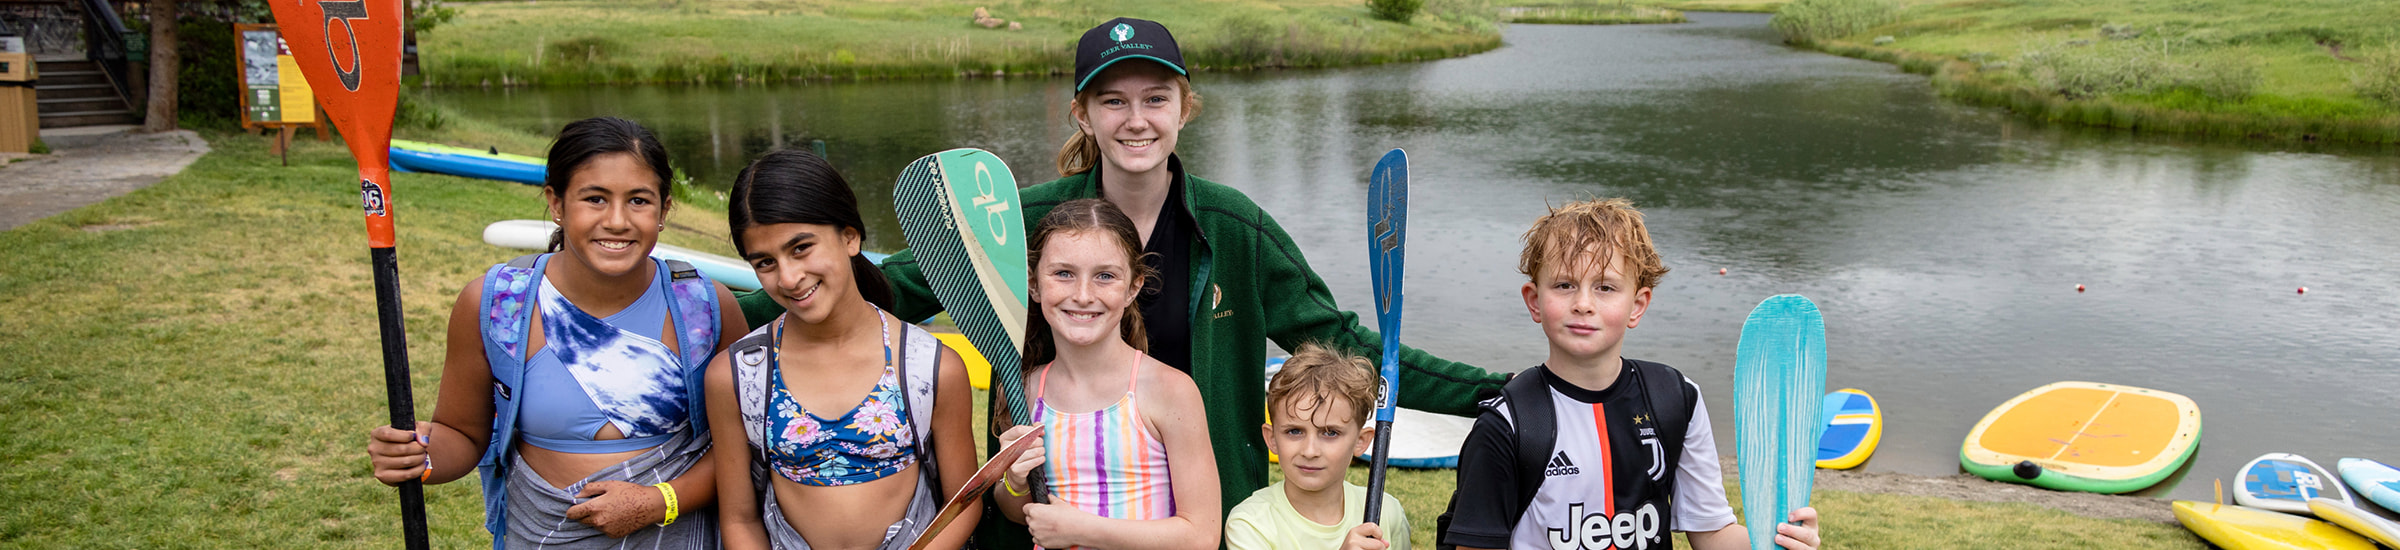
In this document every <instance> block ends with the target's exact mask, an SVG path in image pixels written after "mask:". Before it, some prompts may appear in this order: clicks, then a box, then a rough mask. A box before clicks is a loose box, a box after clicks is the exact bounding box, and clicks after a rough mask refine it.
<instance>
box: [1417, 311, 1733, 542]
mask: <svg viewBox="0 0 2400 550" xmlns="http://www.w3.org/2000/svg"><path fill="white" fill-rule="evenodd" d="M1623 365H1624V366H1623V367H1622V368H1623V369H1624V371H1623V372H1621V373H1619V375H1618V376H1617V380H1616V382H1615V383H1613V384H1611V385H1610V387H1608V388H1606V389H1602V390H1598V391H1593V390H1588V389H1584V388H1580V387H1576V386H1575V385H1573V384H1569V383H1567V382H1566V381H1564V380H1560V379H1559V378H1558V377H1557V376H1554V375H1552V374H1551V373H1550V370H1549V369H1548V368H1546V367H1537V368H1535V369H1533V370H1531V371H1528V374H1526V375H1533V374H1536V373H1538V375H1539V376H1541V377H1542V381H1543V382H1544V384H1545V385H1547V386H1548V387H1549V390H1550V391H1549V392H1548V394H1549V397H1550V401H1551V403H1550V405H1551V407H1552V408H1551V410H1552V411H1554V415H1555V418H1556V422H1555V425H1556V427H1557V429H1556V432H1557V433H1556V441H1555V442H1554V443H1553V444H1552V450H1551V451H1550V453H1549V454H1550V456H1549V457H1548V458H1547V459H1546V460H1543V461H1542V462H1541V464H1543V466H1542V467H1541V468H1539V471H1525V469H1524V468H1523V467H1520V466H1519V465H1520V464H1530V462H1529V461H1525V460H1522V459H1521V458H1520V457H1517V456H1516V455H1517V454H1518V452H1519V449H1520V448H1521V446H1520V444H1519V442H1518V441H1517V440H1516V437H1517V436H1516V433H1515V429H1514V426H1515V425H1516V424H1515V422H1514V419H1513V418H1512V417H1511V413H1510V412H1509V411H1510V407H1509V406H1508V404H1507V403H1506V401H1505V400H1506V399H1507V397H1506V396H1502V397H1498V398H1494V399H1491V400H1488V401H1486V402H1485V403H1484V407H1483V414H1482V415H1481V416H1480V417H1478V418H1477V419H1476V421H1475V428H1474V430H1473V431H1471V432H1469V433H1468V435H1467V441H1466V444H1465V447H1464V448H1463V449H1461V450H1460V452H1459V469H1458V479H1459V484H1458V493H1457V495H1456V496H1454V497H1453V498H1454V502H1453V504H1452V506H1453V509H1452V514H1453V517H1452V519H1451V522H1450V524H1449V526H1448V532H1447V533H1444V535H1445V536H1444V540H1443V543H1445V544H1451V545H1457V546H1462V547H1471V548H1510V549H1513V550H1603V549H1633V550H1648V549H1650V548H1668V547H1670V546H1671V545H1672V543H1671V541H1672V536H1673V532H1675V531H1714V530H1718V529H1722V528H1724V527H1725V526H1728V525H1732V524H1733V522H1734V515H1733V508H1732V506H1731V505H1730V504H1729V503H1727V502H1726V500H1725V484H1724V477H1723V471H1722V470H1723V468H1722V467H1721V466H1720V465H1719V464H1718V462H1717V446H1716V440H1715V435H1714V434H1713V432H1712V431H1711V430H1710V428H1709V418H1708V407H1707V405H1706V404H1704V403H1702V402H1701V400H1700V388H1699V386H1698V385H1695V384H1693V383H1692V381H1691V379H1688V378H1684V377H1683V374H1682V373H1680V372H1677V371H1675V369H1673V368H1670V367H1667V366H1666V365H1661V364H1658V363H1651V362H1646V361H1636V360H1632V359H1627V360H1624V363H1623ZM1526 375H1520V376H1526ZM1649 378H1657V379H1658V380H1657V381H1658V382H1670V383H1671V382H1672V381H1679V382H1681V383H1680V384H1674V385H1672V386H1670V385H1668V384H1658V383H1649V381H1648V380H1647V379H1649ZM1669 387H1672V388H1679V389H1680V390H1681V392H1682V395H1677V396H1664V397H1661V396H1652V395H1647V394H1648V393H1649V390H1645V389H1644V388H1669ZM1662 405H1663V406H1668V407H1669V408H1668V409H1666V410H1661V409H1660V408H1659V407H1660V406H1662ZM1678 420H1681V421H1682V422H1681V424H1682V425H1674V424H1676V421H1678ZM1526 475H1539V476H1542V479H1541V482H1540V485H1539V488H1538V489H1537V490H1535V491H1534V495H1533V498H1532V499H1531V502H1530V504H1527V503H1526V499H1525V498H1524V497H1523V495H1521V494H1520V491H1521V489H1520V488H1519V487H1521V486H1524V485H1525V483H1524V482H1526V481H1530V480H1523V479H1521V478H1520V477H1519V476H1526ZM1519 506H1523V512H1522V514H1521V515H1518V514H1512V511H1513V510H1516V509H1518V507H1519Z"/></svg>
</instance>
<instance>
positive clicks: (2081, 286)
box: [2075, 285, 2083, 292]
mask: <svg viewBox="0 0 2400 550" xmlns="http://www.w3.org/2000/svg"><path fill="white" fill-rule="evenodd" d="M2075 291H2076V292H2083V285H2075Z"/></svg>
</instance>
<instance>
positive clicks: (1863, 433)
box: [1817, 388, 1883, 470]
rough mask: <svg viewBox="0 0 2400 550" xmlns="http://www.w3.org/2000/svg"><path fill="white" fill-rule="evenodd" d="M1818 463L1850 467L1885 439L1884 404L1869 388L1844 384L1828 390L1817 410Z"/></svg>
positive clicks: (1821, 466) (1827, 466)
mask: <svg viewBox="0 0 2400 550" xmlns="http://www.w3.org/2000/svg"><path fill="white" fill-rule="evenodd" d="M1817 414H1818V415H1819V416H1820V417H1821V418H1824V420H1823V421H1822V422H1819V423H1818V425H1817V430H1818V435H1817V467H1818V468H1829V469H1834V470H1847V469H1850V468H1856V467H1858V465H1859V464H1863V463H1866V461H1867V457H1868V456H1869V455H1873V454H1875V444H1876V443H1879V442H1881V441H1883V407H1880V406H1877V405H1876V404H1875V397H1874V396H1870V395H1867V392H1866V390H1860V389H1857V388H1842V389H1839V390H1834V391H1833V393H1828V394H1825V405H1824V409H1823V410H1821V411H1819V412H1818V413H1817Z"/></svg>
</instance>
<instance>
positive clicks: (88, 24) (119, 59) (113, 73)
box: [79, 0, 175, 113]
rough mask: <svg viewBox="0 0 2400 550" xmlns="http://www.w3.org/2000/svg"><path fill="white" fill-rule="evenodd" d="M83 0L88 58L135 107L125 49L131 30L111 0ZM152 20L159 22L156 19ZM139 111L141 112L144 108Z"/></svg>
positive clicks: (170, 22) (85, 55) (123, 98)
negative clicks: (119, 16) (126, 26)
mask: <svg viewBox="0 0 2400 550" xmlns="http://www.w3.org/2000/svg"><path fill="white" fill-rule="evenodd" d="M79 1H80V2H82V4H83V15H84V19H83V20H84V29H85V30H86V31H87V32H85V33H84V48H83V56H84V59H89V60H91V61H92V62H93V63H94V64H97V65H99V66H100V72H101V73H102V74H105V75H107V76H108V83H109V85H110V86H111V87H114V88H116V90H117V98H119V99H122V100H124V101H125V105H126V107H127V108H133V98H134V90H133V89H132V88H131V82H132V80H130V75H128V74H127V71H129V70H130V66H131V62H130V61H128V60H127V58H126V52H125V35H126V34H128V33H130V32H131V31H130V30H128V29H126V28H125V21H124V20H123V19H119V18H117V9H116V7H115V6H111V5H109V3H108V0H79ZM150 24H153V25H156V24H159V22H157V21H152V22H150ZM166 24H168V25H173V24H175V22H174V21H168V22H166ZM135 112H136V113H139V112H140V110H138V109H137V110H135Z"/></svg>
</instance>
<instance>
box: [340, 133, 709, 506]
mask: <svg viewBox="0 0 2400 550" xmlns="http://www.w3.org/2000/svg"><path fill="white" fill-rule="evenodd" d="M673 180H674V171H673V168H672V167H670V166H669V165H668V157H667V152H666V148H665V146H664V145H662V144H660V143H659V141H658V137H657V136H656V135H654V134H652V133H651V132H650V131H649V130H648V129H645V128H642V127H641V126H640V125H638V124H634V123H633V122H632V121H627V120H624V119H618V118H592V119H584V120H579V121H575V122H572V123H568V124H567V125H566V127H565V128H564V129H562V130H561V131H560V132H559V136H558V140H557V141H556V142H555V143H552V144H551V147H550V151H549V163H548V172H547V173H546V175H545V181H544V183H543V186H542V195H543V198H544V199H545V201H544V202H545V203H546V205H547V207H548V208H547V209H548V214H549V215H548V217H550V218H551V219H552V221H554V222H556V223H557V224H558V229H557V230H556V231H555V232H554V233H552V236H551V245H550V253H548V254H540V255H528V256H525V257H521V258H517V259H515V260H511V261H509V262H506V263H503V264H500V265H495V266H492V267H491V269H489V270H487V271H485V272H484V274H483V276H482V277H481V278H478V279H474V280H471V281H470V282H468V283H467V284H465V285H463V287H464V288H463V289H461V290H460V291H459V295H458V297H457V299H456V301H455V302H454V303H453V304H452V306H451V311H450V320H449V323H450V325H449V330H448V332H447V336H448V339H447V341H446V345H447V346H448V350H447V353H446V354H445V355H444V357H443V365H442V376H441V386H440V388H439V393H438V394H436V396H435V402H434V408H433V418H432V419H430V420H427V421H421V422H418V423H416V426H415V429H413V430H399V429H396V428H393V427H391V426H388V425H387V426H379V427H376V428H373V429H372V431H371V433H370V437H371V438H372V439H371V440H370V442H369V444H368V448H367V453H368V455H369V456H370V458H371V459H372V461H373V465H374V469H373V472H374V476H375V478H376V479H377V480H379V481H383V482H385V483H399V482H402V481H409V480H414V481H420V482H424V483H427V484H436V483H446V482H450V481H454V480H457V479H458V478H461V477H465V476H467V475H468V474H469V473H479V474H480V477H481V478H482V481H483V502H484V514H483V518H482V520H483V525H484V528H485V529H486V530H489V531H491V533H492V538H493V541H492V545H493V547H495V548H510V549H518V548H619V547H626V548H672V549H689V550H704V549H713V548H716V547H717V546H718V544H717V538H718V530H717V525H716V522H715V513H714V512H715V510H714V508H713V506H712V505H713V504H714V503H715V501H716V481H717V476H716V468H715V464H716V463H715V461H713V460H711V459H710V450H709V449H710V442H711V441H712V440H711V439H709V432H708V429H707V423H706V422H704V421H703V420H704V418H703V417H701V416H700V412H701V411H702V410H703V409H702V404H701V403H700V402H699V401H698V398H699V395H700V394H699V392H698V391H697V390H698V387H699V385H700V373H701V372H702V368H703V367H704V366H705V365H706V364H707V362H708V359H709V357H710V356H711V355H714V354H715V353H716V352H717V350H719V349H723V347H724V346H725V345H726V344H730V343H732V341H733V339H734V338H736V337H739V336H740V335H741V334H742V333H744V332H748V331H749V327H747V326H744V325H743V322H742V318H741V317H739V316H738V315H737V316H732V317H727V316H725V315H724V314H725V313H727V312H736V311H738V309H736V308H738V307H740V306H739V304H738V303H735V302H732V301H731V299H732V297H733V295H732V293H731V292H729V291H727V290H726V289H725V287H724V286H723V285H719V284H717V283H715V282H712V281H709V280H708V279H707V277H705V276H702V275H699V274H698V272H697V271H696V270H691V269H688V266H685V267H681V268H679V267H677V265H678V263H668V262H662V261H658V260H654V259H652V258H650V256H649V254H650V250H651V248H652V247H653V246H655V245H656V244H657V242H658V237H659V233H660V232H662V231H664V229H665V224H666V215H667V211H668V208H669V206H670V205H671V204H672V201H673V198H672V197H671V196H670V193H669V192H668V183H669V182H671V181H673ZM428 519H429V520H431V521H453V520H458V519H460V518H443V517H434V518H428Z"/></svg>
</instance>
